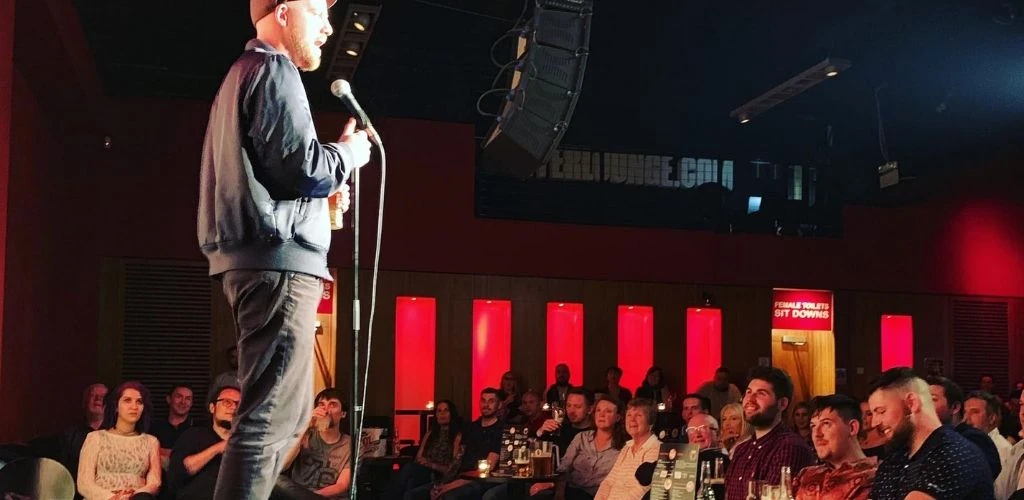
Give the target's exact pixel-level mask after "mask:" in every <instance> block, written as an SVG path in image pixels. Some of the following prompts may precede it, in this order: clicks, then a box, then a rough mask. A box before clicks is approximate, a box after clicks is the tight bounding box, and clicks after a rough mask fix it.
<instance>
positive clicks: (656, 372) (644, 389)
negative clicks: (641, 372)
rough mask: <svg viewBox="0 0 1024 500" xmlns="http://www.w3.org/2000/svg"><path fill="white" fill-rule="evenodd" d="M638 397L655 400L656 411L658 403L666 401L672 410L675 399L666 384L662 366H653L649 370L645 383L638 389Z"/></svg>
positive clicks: (666, 406) (667, 408) (666, 404)
mask: <svg viewBox="0 0 1024 500" xmlns="http://www.w3.org/2000/svg"><path fill="white" fill-rule="evenodd" d="M636 397H637V398H643V399H650V400H652V401H654V404H655V411H657V405H658V403H664V404H665V409H666V410H670V411H671V410H672V402H673V400H675V397H674V396H673V394H672V392H671V391H669V388H668V386H667V385H665V376H664V374H663V373H662V371H661V368H658V367H657V366H652V367H651V368H650V369H648V370H647V375H646V376H645V377H644V383H643V384H642V385H641V386H640V387H638V388H637V389H636Z"/></svg>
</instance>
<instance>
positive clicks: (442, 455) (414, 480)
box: [384, 399, 462, 500]
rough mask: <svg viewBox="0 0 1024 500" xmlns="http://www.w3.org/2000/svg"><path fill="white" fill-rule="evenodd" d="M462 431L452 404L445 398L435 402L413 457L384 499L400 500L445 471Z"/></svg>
mask: <svg viewBox="0 0 1024 500" xmlns="http://www.w3.org/2000/svg"><path fill="white" fill-rule="evenodd" d="M461 432H462V418H461V417H459V411H458V410H457V409H456V408H455V403H453V402H451V401H450V400H447V399H445V400H442V401H439V402H438V403H437V404H436V405H434V418H433V419H432V420H431V422H430V430H428V431H427V434H426V435H424V436H423V441H422V442H421V443H420V449H419V451H418V452H416V460H415V461H413V462H411V463H409V464H406V465H405V467H402V470H401V471H399V473H398V477H396V478H395V480H394V481H392V482H391V485H390V487H389V488H388V490H387V492H386V493H385V494H384V498H386V499H390V500H400V499H402V498H404V497H405V495H406V493H408V492H410V491H412V490H413V489H415V488H417V487H418V486H422V485H425V484H429V483H431V482H432V481H433V479H434V478H435V477H437V476H440V475H442V474H444V473H445V472H447V471H448V468H449V467H451V464H452V462H453V461H454V460H455V451H456V450H455V439H456V438H457V437H458V436H459V434H460V433H461Z"/></svg>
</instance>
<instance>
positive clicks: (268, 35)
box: [250, 0, 334, 71]
mask: <svg viewBox="0 0 1024 500" xmlns="http://www.w3.org/2000/svg"><path fill="white" fill-rule="evenodd" d="M269 3H271V4H273V5H269V6H268V9H269V10H266V13H265V14H263V15H262V17H257V16H259V15H260V14H261V13H263V12H264V10H259V9H257V10H253V9H252V7H251V6H250V12H251V15H252V17H253V23H254V24H255V25H256V38H259V39H260V40H262V41H263V42H266V43H267V44H269V45H271V46H272V47H274V49H275V50H277V51H278V52H280V53H282V54H284V55H286V56H288V58H289V59H291V61H292V62H293V63H294V64H295V66H296V67H297V68H299V69H300V70H302V71H313V70H315V69H317V68H318V67H320V57H321V52H320V47H321V46H323V44H324V43H327V38H328V37H330V36H331V34H332V33H334V28H332V27H331V22H330V18H329V12H330V4H333V3H334V2H333V1H332V2H328V1H327V0H292V1H288V2H269Z"/></svg>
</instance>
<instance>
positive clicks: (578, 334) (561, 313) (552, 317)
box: [547, 302, 583, 386]
mask: <svg viewBox="0 0 1024 500" xmlns="http://www.w3.org/2000/svg"><path fill="white" fill-rule="evenodd" d="M560 363H565V364H567V365H569V372H570V377H569V383H570V384H571V385H574V386H579V385H582V384H583V304H569V303H565V302H549V303H548V361H547V381H548V386H550V385H551V384H554V383H555V366H556V365H558V364H560Z"/></svg>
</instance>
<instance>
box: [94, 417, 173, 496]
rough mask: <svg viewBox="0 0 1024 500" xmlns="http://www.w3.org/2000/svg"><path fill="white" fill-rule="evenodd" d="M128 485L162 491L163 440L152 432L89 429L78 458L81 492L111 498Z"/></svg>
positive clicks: (137, 488)
mask: <svg viewBox="0 0 1024 500" xmlns="http://www.w3.org/2000/svg"><path fill="white" fill-rule="evenodd" d="M125 489H130V490H134V491H135V492H136V493H142V492H147V493H152V494H153V495H156V494H157V493H158V492H159V491H160V442H159V441H157V439H156V437H154V436H151V435H149V434H140V435H137V436H120V435H117V434H114V433H112V432H109V431H106V430H99V431H93V432H90V433H89V435H88V436H86V438H85V444H84V445H83V446H82V454H81V455H80V459H79V462H78V492H79V493H80V494H81V495H82V496H83V497H85V499H86V500H94V499H95V500H108V499H109V498H110V497H112V496H114V491H117V490H125Z"/></svg>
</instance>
